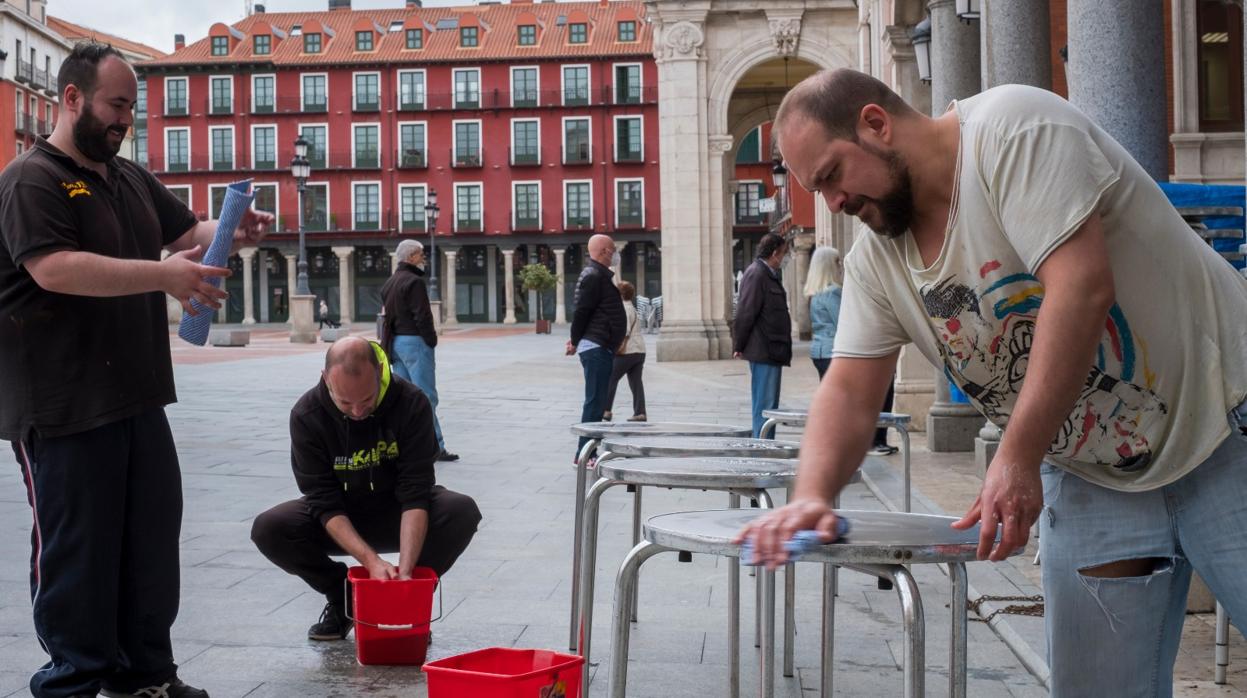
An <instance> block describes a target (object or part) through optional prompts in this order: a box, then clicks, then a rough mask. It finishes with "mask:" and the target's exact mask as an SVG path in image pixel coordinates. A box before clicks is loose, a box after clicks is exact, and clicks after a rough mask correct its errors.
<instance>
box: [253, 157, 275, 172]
mask: <svg viewBox="0 0 1247 698" xmlns="http://www.w3.org/2000/svg"><path fill="white" fill-rule="evenodd" d="M251 169H253V170H275V169H277V161H276V160H267V159H263V160H261V159H257V160H256V161H255V163H254V164H253V165H252V167H251Z"/></svg>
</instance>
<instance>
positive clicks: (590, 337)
mask: <svg viewBox="0 0 1247 698" xmlns="http://www.w3.org/2000/svg"><path fill="white" fill-rule="evenodd" d="M618 263H619V251H618V250H616V249H615V241H614V240H612V239H610V236H607V235H601V234H598V235H594V236H593V237H591V238H589V259H588V261H586V263H585V266H584V269H582V270H581V271H580V277H579V278H578V279H576V293H575V295H574V296H573V298H574V299H575V304H576V312H575V314H573V315H572V328H571V339H568V340H567V347H566V349H565V352H566V354H567V355H568V356H571V355H573V354H575V355H577V356H579V357H580V366H581V368H582V369H583V371H584V376H585V399H584V405H583V407H582V408H581V410H580V421H582V422H600V421H602V415H603V414H604V413H605V412H606V394H607V392H608V391H609V390H610V380H611V372H612V371H613V370H614V363H615V351H616V350H617V349H618V348H619V344H620V342H622V341H623V338H624V335H625V334H627V323H628V321H627V316H626V315H625V314H624V307H623V301H622V300H621V299H620V296H619V288H617V287H616V286H615V282H614V281H613V280H612V279H613V278H614V276H615V273H614V272H613V271H611V267H612V266H615V265H617V264H618ZM587 441H588V439H586V438H585V437H583V436H582V437H580V443H579V444H578V445H577V446H576V455H577V457H578V456H579V455H580V449H582V448H584V445H585V442H587Z"/></svg>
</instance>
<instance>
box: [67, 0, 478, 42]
mask: <svg viewBox="0 0 1247 698" xmlns="http://www.w3.org/2000/svg"><path fill="white" fill-rule="evenodd" d="M257 1H258V2H259V4H262V5H264V7H265V8H266V9H267V10H268V11H269V12H307V11H310V10H324V9H328V7H329V2H328V0H268V1H267V2H265V1H264V0H257ZM405 4H406V3H405V0H352V3H351V6H352V7H353V8H354V9H357V10H372V9H377V8H399V7H403V6H404V5H405ZM474 4H476V3H475V2H474V0H424V6H425V7H453V6H462V5H474ZM245 7H246V5H245V1H244V0H219V1H216V0H213V1H209V2H182V1H180V0H108V1H107V2H102V1H101V0H49V2H48V14H50V15H54V16H56V17H60V18H62V19H67V20H69V21H71V22H74V23H76V24H81V25H84V26H87V27H91V28H92V29H96V30H99V31H102V32H108V33H109V34H116V35H117V36H120V37H122V38H125V39H130V40H131V41H138V42H140V43H144V44H147V45H148V46H154V47H156V48H158V49H160V50H161V51H169V52H172V51H173V35H174V34H185V35H186V42H187V43H191V42H194V41H198V40H199V39H202V38H203V37H205V36H207V35H208V27H211V26H212V25H213V24H214V23H215V22H225V23H226V24H233V23H234V22H237V21H238V20H240V19H242V18H243V15H244V12H245Z"/></svg>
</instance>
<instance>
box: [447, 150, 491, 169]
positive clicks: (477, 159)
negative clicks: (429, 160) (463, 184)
mask: <svg viewBox="0 0 1247 698" xmlns="http://www.w3.org/2000/svg"><path fill="white" fill-rule="evenodd" d="M483 160H484V159H483V158H482V157H481V151H479V150H478V151H476V152H474V153H472V152H467V151H460V152H456V151H455V149H454V148H451V150H450V163H451V166H452V167H483V166H484V162H483Z"/></svg>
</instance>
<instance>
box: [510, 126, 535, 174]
mask: <svg viewBox="0 0 1247 698" xmlns="http://www.w3.org/2000/svg"><path fill="white" fill-rule="evenodd" d="M540 134H541V120H540V119H512V120H511V164H512V165H540V164H541V135H540Z"/></svg>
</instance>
